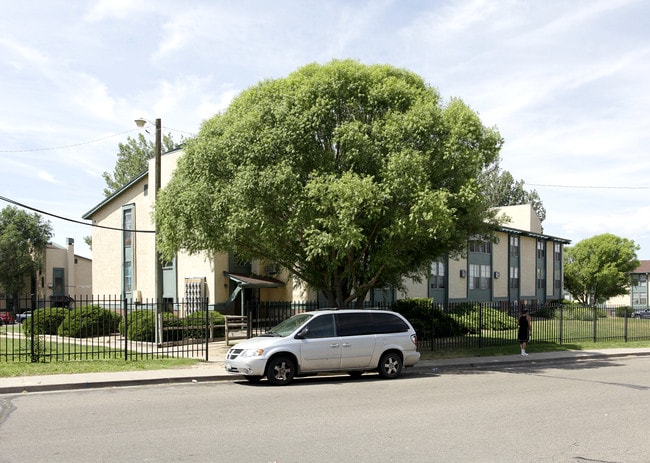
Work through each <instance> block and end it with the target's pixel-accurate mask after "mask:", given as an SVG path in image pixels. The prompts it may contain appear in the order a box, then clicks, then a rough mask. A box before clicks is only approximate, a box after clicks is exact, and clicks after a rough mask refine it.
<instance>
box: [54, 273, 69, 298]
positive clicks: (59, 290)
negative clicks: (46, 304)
mask: <svg viewBox="0 0 650 463" xmlns="http://www.w3.org/2000/svg"><path fill="white" fill-rule="evenodd" d="M52 280H53V285H52V296H65V295H66V294H65V292H66V291H65V269H63V268H61V267H54V268H53V269H52Z"/></svg>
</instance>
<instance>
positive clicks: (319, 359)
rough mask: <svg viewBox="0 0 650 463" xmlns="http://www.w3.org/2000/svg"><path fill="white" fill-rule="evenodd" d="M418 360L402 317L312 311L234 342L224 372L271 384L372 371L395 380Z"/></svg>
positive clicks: (383, 313) (375, 312) (414, 342)
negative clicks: (314, 376)
mask: <svg viewBox="0 0 650 463" xmlns="http://www.w3.org/2000/svg"><path fill="white" fill-rule="evenodd" d="M418 360H420V353H419V352H418V351H417V335H416V334H415V330H414V329H413V327H412V326H411V324H410V323H409V322H408V320H406V319H405V318H404V317H403V316H402V315H400V314H398V313H395V312H389V311H385V310H331V309H327V310H318V311H314V312H304V313H300V314H296V315H294V316H292V317H291V318H288V319H286V320H284V321H283V322H282V323H280V324H279V325H276V326H275V327H273V328H271V329H270V330H269V331H267V332H266V333H265V334H263V335H261V336H258V337H255V338H251V339H248V340H246V341H242V342H240V343H237V344H236V345H235V346H234V347H232V348H231V349H230V350H229V351H228V353H227V355H226V371H228V372H230V373H236V374H243V375H244V377H245V378H246V379H247V380H248V381H251V382H257V381H259V380H260V379H262V378H263V377H264V376H266V378H267V380H268V382H269V383H271V384H274V385H284V384H288V383H290V382H291V380H293V378H294V377H295V376H306V375H310V374H315V373H318V372H334V371H344V372H347V373H348V374H350V375H351V376H361V374H363V372H364V371H377V372H379V374H380V375H381V376H382V377H384V378H395V377H397V376H398V375H399V374H400V373H401V371H402V367H410V366H413V365H415V364H416V363H417V362H418Z"/></svg>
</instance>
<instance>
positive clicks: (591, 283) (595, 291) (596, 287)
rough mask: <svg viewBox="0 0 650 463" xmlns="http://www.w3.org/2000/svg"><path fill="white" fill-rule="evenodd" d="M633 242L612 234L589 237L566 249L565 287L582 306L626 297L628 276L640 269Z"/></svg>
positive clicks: (637, 247)
mask: <svg viewBox="0 0 650 463" xmlns="http://www.w3.org/2000/svg"><path fill="white" fill-rule="evenodd" d="M639 249H640V247H639V246H638V245H636V244H635V243H634V241H632V240H628V239H627V238H621V237H618V236H616V235H612V234H610V233H605V234H602V235H596V236H594V237H592V238H587V239H584V240H582V241H580V242H579V243H577V244H576V245H575V246H570V247H566V248H565V250H564V261H565V263H564V287H565V288H566V289H567V291H569V292H570V293H571V295H572V296H573V297H574V298H576V299H577V300H578V301H580V302H581V303H583V304H587V305H593V304H597V303H603V302H605V301H606V300H607V299H608V298H610V297H615V296H619V295H622V294H626V293H627V290H628V288H629V285H630V275H629V273H630V272H631V271H633V270H634V269H636V268H637V267H638V266H639V261H638V260H637V256H636V251H638V250H639Z"/></svg>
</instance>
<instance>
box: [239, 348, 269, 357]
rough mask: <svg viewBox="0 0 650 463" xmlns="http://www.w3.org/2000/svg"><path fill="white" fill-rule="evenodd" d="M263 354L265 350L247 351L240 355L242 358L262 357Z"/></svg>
mask: <svg viewBox="0 0 650 463" xmlns="http://www.w3.org/2000/svg"><path fill="white" fill-rule="evenodd" d="M262 354H264V349H245V350H244V351H243V352H242V353H241V354H239V356H240V357H245V358H246V357H261V356H262Z"/></svg>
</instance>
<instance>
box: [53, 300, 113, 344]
mask: <svg viewBox="0 0 650 463" xmlns="http://www.w3.org/2000/svg"><path fill="white" fill-rule="evenodd" d="M121 319H122V316H121V315H119V314H117V313H115V312H114V311H112V310H109V309H105V308H102V307H99V306H96V305H93V306H85V307H78V308H75V309H71V310H69V311H68V313H67V316H66V317H65V319H64V320H63V322H62V323H61V324H60V325H59V328H58V331H57V333H58V335H59V336H70V337H72V338H90V337H94V336H107V335H109V334H111V333H115V332H116V331H117V329H118V326H119V324H120V321H121Z"/></svg>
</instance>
